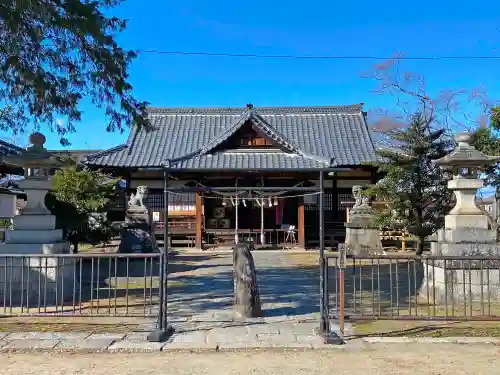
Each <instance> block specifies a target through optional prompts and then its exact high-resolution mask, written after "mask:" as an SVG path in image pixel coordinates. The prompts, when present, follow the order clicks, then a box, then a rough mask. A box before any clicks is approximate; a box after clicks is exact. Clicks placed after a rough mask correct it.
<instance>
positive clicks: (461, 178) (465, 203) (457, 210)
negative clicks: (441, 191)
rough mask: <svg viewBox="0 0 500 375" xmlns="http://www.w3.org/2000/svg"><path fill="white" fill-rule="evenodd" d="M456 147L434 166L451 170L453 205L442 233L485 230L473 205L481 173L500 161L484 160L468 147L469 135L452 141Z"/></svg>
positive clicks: (483, 217)
mask: <svg viewBox="0 0 500 375" xmlns="http://www.w3.org/2000/svg"><path fill="white" fill-rule="evenodd" d="M455 141H456V142H457V147H455V149H454V150H453V151H452V152H451V153H450V154H448V155H446V156H444V157H443V158H441V159H438V160H435V161H434V164H435V165H438V166H440V167H443V168H450V169H451V170H452V173H453V179H452V180H450V181H448V188H449V189H450V190H452V191H453V192H454V194H455V197H456V205H455V207H454V208H453V209H452V210H451V211H450V213H449V214H448V215H447V216H446V217H445V229H454V228H477V229H479V230H481V229H484V230H488V225H489V219H488V217H487V216H486V215H485V214H484V212H483V211H482V210H480V209H479V208H478V207H477V205H476V194H477V190H478V189H480V188H482V187H483V186H484V183H483V180H481V179H480V178H479V177H480V172H481V170H482V169H484V168H485V167H487V166H490V165H492V164H494V163H495V162H496V161H498V160H499V159H500V158H499V157H496V156H487V155H485V154H483V153H482V152H480V151H478V150H476V148H475V147H474V146H472V145H471V143H472V141H473V138H472V135H471V134H469V133H460V134H457V136H456V137H455Z"/></svg>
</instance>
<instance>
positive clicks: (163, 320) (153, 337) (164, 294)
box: [148, 170, 174, 342]
mask: <svg viewBox="0 0 500 375" xmlns="http://www.w3.org/2000/svg"><path fill="white" fill-rule="evenodd" d="M168 179H169V173H168V172H167V171H166V170H165V171H164V172H163V209H164V214H163V252H162V257H161V259H162V261H161V269H160V286H159V289H160V306H159V311H158V327H157V329H156V330H155V331H154V332H151V333H150V334H149V335H148V341H149V342H164V341H167V340H168V339H169V338H170V336H171V335H172V333H173V332H174V329H173V327H172V326H171V325H169V324H168V320H167V315H168V280H167V279H168V278H167V276H168V248H169V245H170V244H169V234H168Z"/></svg>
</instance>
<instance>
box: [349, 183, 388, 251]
mask: <svg viewBox="0 0 500 375" xmlns="http://www.w3.org/2000/svg"><path fill="white" fill-rule="evenodd" d="M361 189H362V188H361V187H360V186H354V187H353V195H354V197H355V199H356V204H355V205H354V207H353V208H352V210H351V213H350V215H349V222H348V223H346V224H345V226H346V239H345V243H346V248H347V251H348V252H349V254H352V255H354V256H367V255H370V254H378V253H381V252H383V248H382V242H381V241H380V232H379V229H378V228H376V227H375V226H373V224H372V219H373V211H372V208H371V206H370V205H369V203H368V201H366V200H365V201H363V199H362V197H361Z"/></svg>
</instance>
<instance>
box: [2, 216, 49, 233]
mask: <svg viewBox="0 0 500 375" xmlns="http://www.w3.org/2000/svg"><path fill="white" fill-rule="evenodd" d="M12 227H13V228H14V230H52V229H55V228H56V217H55V216H54V215H17V216H14V220H13V225H12Z"/></svg>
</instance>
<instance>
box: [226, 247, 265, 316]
mask: <svg viewBox="0 0 500 375" xmlns="http://www.w3.org/2000/svg"><path fill="white" fill-rule="evenodd" d="M233 268H234V279H235V281H234V307H235V310H236V315H237V316H239V317H245V318H257V317H260V316H261V315H262V309H261V305H260V296H259V288H258V285H257V274H256V272H255V263H254V260H253V256H252V253H251V252H250V248H249V246H248V245H247V244H244V243H243V244H238V245H236V246H235V248H234V251H233Z"/></svg>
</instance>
